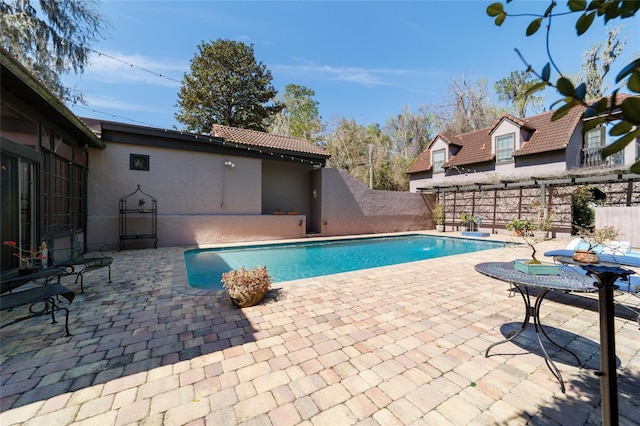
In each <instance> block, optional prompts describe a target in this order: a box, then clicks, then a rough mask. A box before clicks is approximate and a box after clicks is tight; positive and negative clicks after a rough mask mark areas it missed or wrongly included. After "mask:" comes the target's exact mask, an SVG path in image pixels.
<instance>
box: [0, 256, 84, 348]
mask: <svg viewBox="0 0 640 426" xmlns="http://www.w3.org/2000/svg"><path fill="white" fill-rule="evenodd" d="M43 271H44V272H43ZM64 273H65V270H64V268H52V269H50V270H48V271H47V270H41V271H39V272H38V273H36V274H32V275H27V276H19V275H18V274H17V273H16V272H12V273H8V274H3V275H2V287H3V288H4V289H7V290H8V292H6V293H3V294H1V295H0V311H6V310H11V309H14V308H18V307H21V306H27V305H28V306H29V309H28V313H27V314H26V315H24V316H22V317H19V318H16V319H14V320H13V321H11V322H8V323H6V324H3V325H2V326H0V328H4V327H6V326H8V325H10V324H14V323H16V322H19V321H23V320H26V319H29V318H34V317H37V316H41V315H47V314H51V323H52V324H55V323H56V317H55V313H56V312H57V311H60V310H63V311H65V323H64V326H65V330H66V336H70V335H71V333H69V309H67V308H64V307H62V306H60V305H59V296H62V297H64V298H65V299H67V301H69V303H71V302H72V301H73V299H74V298H75V293H74V292H73V291H71V290H69V289H68V288H66V287H64V286H63V285H62V284H60V283H59V282H51V281H53V280H54V279H55V278H59V277H60V276H61V275H63V274H64ZM39 278H42V279H44V283H43V284H38V283H37V282H36V281H35V280H37V279H39ZM30 281H33V282H34V283H36V284H35V286H34V287H32V288H29V289H27V290H21V291H16V292H14V291H13V290H14V289H16V288H18V287H19V286H21V285H23V284H25V283H27V282H30ZM39 303H42V304H44V306H43V307H42V308H41V309H37V308H36V306H37V305H38V304H39Z"/></svg>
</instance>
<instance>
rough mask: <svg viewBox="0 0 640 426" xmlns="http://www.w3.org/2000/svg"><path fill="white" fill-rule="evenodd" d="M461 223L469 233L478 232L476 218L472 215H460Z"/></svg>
mask: <svg viewBox="0 0 640 426" xmlns="http://www.w3.org/2000/svg"><path fill="white" fill-rule="evenodd" d="M460 222H462V223H463V224H464V226H465V229H466V230H467V231H471V232H473V231H477V225H476V217H475V216H474V215H472V214H467V213H462V214H461V215H460Z"/></svg>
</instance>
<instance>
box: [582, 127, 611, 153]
mask: <svg viewBox="0 0 640 426" xmlns="http://www.w3.org/2000/svg"><path fill="white" fill-rule="evenodd" d="M606 137H607V134H606V127H604V126H601V127H596V128H595V129H592V130H589V131H588V132H587V133H585V135H584V147H585V148H586V149H590V148H600V147H603V146H605V142H606Z"/></svg>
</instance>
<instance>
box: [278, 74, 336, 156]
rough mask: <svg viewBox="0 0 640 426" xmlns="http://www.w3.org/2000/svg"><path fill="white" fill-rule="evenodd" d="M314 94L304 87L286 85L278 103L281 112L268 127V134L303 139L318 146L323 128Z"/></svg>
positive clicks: (321, 138)
mask: <svg viewBox="0 0 640 426" xmlns="http://www.w3.org/2000/svg"><path fill="white" fill-rule="evenodd" d="M315 94H316V93H315V92H314V91H313V90H311V89H309V88H307V87H305V86H300V85H297V84H287V85H286V86H285V88H284V94H283V96H282V99H280V100H279V103H280V104H281V105H282V107H283V108H282V110H281V111H280V112H279V113H277V114H276V115H275V116H274V118H273V122H272V123H271V126H270V129H269V130H270V132H271V133H276V134H280V135H285V136H292V137H294V138H303V139H306V140H308V141H309V142H312V143H315V144H318V145H320V144H321V142H322V140H323V136H324V134H323V130H324V128H323V127H324V126H323V124H322V117H320V112H319V110H318V101H316V100H315V99H313V97H314V96H315Z"/></svg>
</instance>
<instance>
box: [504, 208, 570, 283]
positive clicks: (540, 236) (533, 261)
mask: <svg viewBox="0 0 640 426" xmlns="http://www.w3.org/2000/svg"><path fill="white" fill-rule="evenodd" d="M532 207H534V208H537V213H536V214H535V215H534V216H533V217H531V218H527V219H521V218H515V219H512V220H511V221H510V222H509V223H507V226H506V228H507V229H508V230H510V231H514V232H517V234H518V236H519V237H520V238H521V239H522V241H523V242H524V243H525V244H526V245H527V246H529V248H530V249H531V258H530V259H516V260H515V261H514V263H513V267H514V269H516V270H518V271H520V272H524V273H527V274H535V275H557V274H558V272H559V271H560V265H555V264H550V263H542V262H540V261H539V260H538V259H537V258H536V252H537V250H536V244H538V243H540V242H542V241H545V240H547V239H548V238H549V231H550V230H551V227H552V225H553V222H552V217H553V212H550V211H547V209H546V207H545V206H544V205H539V204H538V203H535V204H534V205H532Z"/></svg>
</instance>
